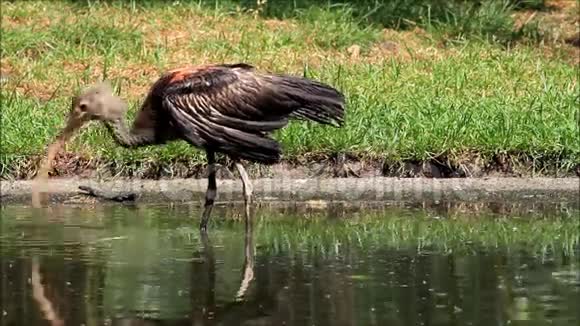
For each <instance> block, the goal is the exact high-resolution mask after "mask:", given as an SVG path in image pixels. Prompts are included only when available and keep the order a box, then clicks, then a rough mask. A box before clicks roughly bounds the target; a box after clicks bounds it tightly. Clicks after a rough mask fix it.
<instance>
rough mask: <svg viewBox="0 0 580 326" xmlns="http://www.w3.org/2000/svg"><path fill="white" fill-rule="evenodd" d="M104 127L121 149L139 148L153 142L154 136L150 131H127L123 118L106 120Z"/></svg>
mask: <svg viewBox="0 0 580 326" xmlns="http://www.w3.org/2000/svg"><path fill="white" fill-rule="evenodd" d="M105 126H107V129H109V131H110V132H111V134H112V136H113V138H114V139H115V141H116V142H117V143H118V144H119V145H121V146H123V147H127V148H131V147H139V146H144V145H149V144H152V143H154V142H155V134H154V132H153V131H152V130H150V129H135V128H133V129H131V130H129V128H128V127H127V123H126V121H125V119H124V118H119V119H115V120H108V121H106V122H105Z"/></svg>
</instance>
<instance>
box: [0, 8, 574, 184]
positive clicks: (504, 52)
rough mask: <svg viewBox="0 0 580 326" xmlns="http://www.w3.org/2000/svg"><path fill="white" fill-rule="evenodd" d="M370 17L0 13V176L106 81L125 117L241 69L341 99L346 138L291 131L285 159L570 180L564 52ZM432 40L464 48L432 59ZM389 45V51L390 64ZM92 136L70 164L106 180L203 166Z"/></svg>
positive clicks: (327, 12) (13, 170) (305, 11)
mask: <svg viewBox="0 0 580 326" xmlns="http://www.w3.org/2000/svg"><path fill="white" fill-rule="evenodd" d="M367 2H368V1H367ZM367 2H365V1H361V2H360V3H358V2H357V3H358V5H352V6H350V7H344V6H341V7H333V6H330V7H329V6H322V5H320V6H306V7H300V6H298V7H297V8H294V9H293V11H292V15H289V16H288V17H285V19H283V20H274V19H272V18H271V17H279V15H274V14H273V13H271V14H268V13H267V12H262V14H261V15H260V16H259V17H255V16H254V15H253V14H252V13H248V12H246V11H244V10H239V11H235V10H234V7H232V6H231V5H230V4H229V3H225V2H220V3H218V5H217V7H216V6H211V5H209V4H210V2H201V3H197V2H195V3H193V4H189V3H182V4H180V5H167V3H165V4H163V3H162V2H151V5H150V6H148V5H144V6H145V7H139V6H133V3H132V2H130V1H121V2H112V3H105V2H103V3H97V4H92V5H90V6H86V5H82V4H75V3H68V2H55V3H47V2H17V3H6V4H4V5H3V18H2V19H3V22H2V73H3V74H6V73H7V74H8V75H9V80H8V82H7V83H5V84H3V85H2V86H3V87H2V94H1V100H2V120H1V122H0V124H1V131H2V133H1V144H2V151H1V154H2V155H1V156H2V157H1V161H0V175H1V176H2V177H7V176H11V175H21V173H20V171H19V170H21V169H23V168H24V167H27V166H28V167H29V166H30V164H29V162H30V160H33V159H34V158H35V157H37V156H38V155H39V154H43V153H44V152H43V151H44V149H45V146H46V144H47V143H48V142H50V141H52V139H53V137H54V136H55V134H56V133H57V131H58V130H59V128H61V127H62V126H63V125H64V121H65V118H66V114H67V110H68V109H69V105H70V104H69V103H70V97H71V96H72V95H73V94H74V93H75V92H76V91H78V90H79V89H80V88H81V87H84V86H86V85H87V84H91V83H94V82H96V81H98V80H101V79H109V80H111V81H112V82H113V83H114V84H115V85H116V87H117V89H118V91H119V92H120V94H121V96H123V97H125V98H127V99H128V100H129V102H130V103H131V107H132V109H131V112H130V114H131V115H132V114H133V113H134V111H135V109H137V107H138V105H139V103H140V101H141V100H142V98H143V95H144V94H145V92H146V91H147V88H148V87H149V85H150V84H151V83H152V82H153V81H154V80H155V79H156V78H157V77H158V76H159V74H160V73H162V72H163V71H165V70H168V69H171V68H175V67H177V66H182V65H188V64H203V63H216V62H237V61H244V62H248V63H251V64H254V65H256V66H258V67H259V68H261V69H265V70H270V71H276V72H287V73H293V74H306V75H307V76H309V77H312V78H315V79H319V80H322V81H324V82H327V83H329V84H331V85H334V86H336V87H337V88H339V89H340V90H341V91H343V92H344V93H345V95H346V97H347V101H348V102H347V119H346V126H345V127H344V128H342V129H335V128H331V127H322V126H319V125H314V124H309V123H292V124H291V125H290V126H289V127H288V128H286V129H285V130H282V131H280V132H278V133H276V135H275V137H276V138H277V139H279V140H280V141H281V142H282V144H283V146H284V148H285V155H286V158H288V159H297V158H301V157H304V156H306V155H308V156H311V157H312V156H317V155H318V154H320V155H322V156H324V155H334V154H335V153H349V154H352V155H354V156H358V157H361V158H368V159H378V160H387V161H401V160H426V159H429V158H432V157H440V156H444V157H448V158H450V159H452V160H457V161H461V160H462V158H463V157H466V156H471V154H473V153H476V155H477V156H479V157H482V158H483V161H484V162H485V161H486V160H490V159H491V158H492V157H493V156H494V155H497V154H502V153H508V154H511V155H523V156H525V157H527V158H530V159H533V160H543V161H546V162H547V163H546V164H547V165H548V166H549V167H550V168H553V169H557V170H563V171H572V170H573V169H574V168H575V167H576V166H577V165H578V164H580V141H579V140H578V134H579V132H580V129H579V124H578V121H579V120H580V117H579V116H578V109H577V108H578V105H579V104H580V103H579V101H580V99H579V97H578V93H579V91H580V88H579V86H578V75H577V71H576V69H575V68H574V66H573V65H571V64H570V62H569V60H570V58H569V52H566V51H563V50H562V49H561V48H559V47H554V48H547V47H546V46H541V45H537V44H533V45H526V44H518V45H513V44H512V45H510V46H509V47H506V46H505V43H501V44H496V43H493V42H489V40H491V39H497V38H501V37H502V36H501V35H500V34H501V33H503V32H502V31H503V30H504V29H505V28H503V27H501V28H500V27H498V26H495V27H494V25H493V24H494V23H493V21H491V18H490V17H491V16H493V17H496V18H497V16H498V15H499V13H498V14H497V15H492V14H490V13H492V12H493V11H492V9H493V8H492V9H489V8H487V9H485V8H484V9H481V8H482V6H483V7H485V6H486V5H482V6H476V7H473V8H474V9H472V10H476V12H474V14H477V15H480V14H481V15H482V16H481V17H480V18H479V19H480V20H481V21H480V22H479V23H477V21H474V20H473V19H472V20H469V21H470V22H471V23H470V24H476V25H477V24H479V25H477V26H476V27H475V25H474V26H472V27H468V26H463V27H462V28H469V29H471V31H470V32H465V30H463V31H462V30H461V29H457V28H455V27H453V25H452V24H450V23H449V22H445V21H442V20H440V19H439V22H438V23H437V24H438V27H433V29H430V28H427V30H428V31H429V32H428V33H427V34H422V33H413V32H409V31H404V30H402V31H398V32H397V31H393V30H385V31H383V30H382V27H381V26H390V25H389V24H386V23H385V22H381V23H380V24H378V23H373V22H371V21H366V20H361V17H360V12H361V11H360V10H362V9H361V8H363V7H364V6H362V5H361V4H362V3H365V4H366V3H367ZM212 3H214V4H215V2H212ZM368 3H370V2H368ZM494 3H495V2H494ZM487 6H492V5H491V4H490V5H487ZM493 6H496V4H494V5H493ZM411 7H412V6H411ZM411 7H409V8H411ZM216 8H217V9H216ZM412 8H415V7H412ZM421 8H424V6H423V7H420V8H418V9H417V8H415V9H417V10H419V9H421ZM242 9H243V8H242ZM246 9H247V8H246ZM496 9H497V8H496ZM269 10H270V9H269ZM271 10H274V9H271ZM381 10H382V9H381ZM482 10H485V12H484V11H482ZM494 10H495V9H494ZM498 10H499V9H498ZM502 10H504V11H501V13H502V14H503V13H504V12H507V11H506V10H508V9H502ZM510 10H511V9H510ZM70 13H73V14H74V15H71V14H70ZM372 15H374V13H371V14H370V15H369V16H368V17H367V18H368V19H370V17H371V16H372ZM490 15H491V16H490ZM400 16H401V17H404V15H403V14H401V15H400ZM502 17H503V16H502ZM437 24H433V25H437ZM502 24H508V25H509V26H511V28H513V26H512V23H511V22H507V23H506V22H503V23H500V25H501V26H503V25H502ZM476 29H477V31H475V30H476ZM484 29H486V30H485V31H484ZM458 31H459V32H458ZM456 32H458V33H459V34H461V36H459V34H457V33H456ZM496 32H497V33H496ZM509 33H512V32H509ZM441 35H446V36H445V37H449V39H450V40H455V41H457V40H461V43H456V44H455V45H447V46H441V45H440V42H439V40H440V38H439V37H441ZM470 35H472V36H473V35H479V36H484V37H473V38H470V37H468V36H470ZM387 41H389V42H394V43H396V49H395V50H394V51H393V50H392V49H391V48H388V47H386V46H385V42H387ZM352 45H358V46H359V47H360V48H361V52H360V55H359V56H351V55H350V54H349V51H348V49H349V47H351V46H352ZM566 53H568V55H567V54H566ZM88 129H89V130H87V131H85V132H83V134H82V135H80V136H79V137H78V138H77V139H76V140H75V141H74V142H73V144H72V145H71V146H70V147H69V148H68V150H69V151H74V152H77V153H79V154H81V155H82V156H84V157H87V158H91V159H96V160H99V161H100V162H102V163H103V164H114V165H116V166H133V167H135V168H136V169H138V167H139V166H141V165H143V164H146V163H151V162H154V163H156V164H159V165H168V164H171V163H172V162H176V161H180V162H185V163H186V164H196V163H200V162H204V157H203V155H202V152H200V151H199V150H196V149H193V148H191V147H190V146H189V145H187V144H185V143H184V142H175V143H172V144H169V145H166V146H163V147H147V148H142V149H139V150H125V149H122V148H119V147H117V146H115V145H113V141H112V138H111V137H110V136H108V135H107V134H106V132H105V129H104V128H103V127H101V126H99V127H95V126H91V127H90V128H88ZM320 155H318V156H320Z"/></svg>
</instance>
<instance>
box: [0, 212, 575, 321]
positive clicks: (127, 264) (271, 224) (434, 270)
mask: <svg viewBox="0 0 580 326" xmlns="http://www.w3.org/2000/svg"><path fill="white" fill-rule="evenodd" d="M242 211H243V210H242V209H241V208H239V207H234V208H225V207H222V208H218V209H216V210H215V212H214V215H213V217H214V219H213V220H212V224H211V225H210V230H209V233H208V236H207V237H203V236H200V234H199V233H198V231H197V223H198V222H199V219H198V217H199V215H200V212H199V210H198V208H197V207H194V206H188V205H181V206H139V207H131V206H121V205H120V206H100V207H94V208H87V207H84V208H75V207H53V208H50V209H46V208H45V209H38V210H32V209H30V208H28V207H15V206H6V207H2V212H1V213H2V221H1V223H2V224H1V226H2V234H1V238H0V240H1V245H2V247H1V250H2V255H1V256H0V272H1V275H0V285H1V290H2V291H1V302H0V303H1V309H0V314H1V315H0V318H1V320H2V323H1V324H2V325H51V323H50V322H48V321H46V318H47V314H49V315H48V316H50V313H51V312H52V314H53V315H54V317H53V319H57V320H62V321H63V322H64V325H313V326H314V325H316V326H326V325H328V326H330V325H339V326H340V325H507V324H515V325H519V324H521V325H546V324H553V325H578V324H579V323H580V309H578V307H580V263H579V259H578V258H579V256H580V249H579V248H580V247H579V245H578V243H579V241H578V237H579V235H580V231H579V230H578V228H579V227H580V224H579V223H580V222H578V220H577V218H576V216H577V215H576V214H577V213H578V212H577V211H576V210H570V209H562V208H560V209H559V210H558V211H547V212H539V213H538V212H535V211H532V212H529V213H528V210H527V209H525V208H524V209H517V210H515V211H514V210H510V211H509V212H506V211H503V210H495V213H491V212H489V211H482V212H479V213H473V212H469V209H467V210H464V211H465V213H461V212H462V210H454V211H450V210H448V209H443V210H442V209H438V210H433V209H422V208H408V207H407V208H405V207H387V208H382V209H373V210H357V209H350V210H347V211H345V210H342V209H340V208H333V207H327V208H325V209H318V210H316V209H305V208H301V207H290V208H263V209H259V210H257V211H256V212H255V219H254V223H253V228H252V229H253V230H250V231H251V232H249V231H248V232H246V231H247V230H246V228H245V225H244V223H243V222H242V221H240V220H236V219H235V218H236V217H239V214H241V212H242ZM38 280H39V281H38ZM37 281H38V282H37ZM53 324H56V323H53Z"/></svg>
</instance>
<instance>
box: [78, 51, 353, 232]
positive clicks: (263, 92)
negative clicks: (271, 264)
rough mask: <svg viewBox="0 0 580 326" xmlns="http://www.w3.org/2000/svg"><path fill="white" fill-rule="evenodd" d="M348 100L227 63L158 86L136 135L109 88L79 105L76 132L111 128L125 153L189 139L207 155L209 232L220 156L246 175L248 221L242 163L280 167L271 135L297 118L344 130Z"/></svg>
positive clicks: (175, 74)
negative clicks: (89, 126) (97, 124)
mask: <svg viewBox="0 0 580 326" xmlns="http://www.w3.org/2000/svg"><path fill="white" fill-rule="evenodd" d="M344 106H345V105H344V96H343V94H341V93H340V92H339V91H337V90H336V89H334V88H332V87H330V86H328V85H325V84H322V83H320V82H317V81H314V80H310V79H307V78H302V77H297V76H289V75H281V74H271V73H264V72H259V71H257V70H256V69H255V68H254V67H253V66H251V65H248V64H244V63H238V64H219V65H207V66H198V67H188V68H181V69H176V70H172V71H169V72H167V73H165V74H164V75H162V76H161V77H160V78H159V79H158V80H157V81H156V82H155V83H154V84H153V85H152V87H151V89H150V90H149V93H148V94H147V97H146V98H145V101H144V102H143V104H142V106H141V108H140V110H139V112H138V114H137V116H136V118H135V121H134V122H133V126H132V128H131V129H130V130H129V128H128V127H127V125H126V123H125V113H126V110H127V105H126V103H125V102H124V101H123V100H122V99H120V98H119V97H117V96H115V95H114V94H113V91H112V89H111V87H110V85H108V84H107V83H101V84H98V85H96V86H93V87H91V88H89V89H87V90H86V91H85V92H83V93H82V94H80V95H79V96H76V97H75V98H74V99H73V103H72V108H71V113H70V118H69V125H70V124H75V125H77V124H83V123H85V122H87V121H90V120H100V121H102V122H104V124H105V125H106V126H107V128H108V129H109V131H110V132H111V133H112V135H113V137H114V139H115V140H116V142H117V143H118V144H120V145H121V146H124V147H130V148H134V147H139V146H145V145H157V144H164V143H167V142H169V141H173V140H179V139H182V140H185V141H187V142H188V143H189V144H191V145H193V146H195V147H198V148H200V149H203V150H205V152H206V153H207V161H208V188H207V192H206V196H205V205H204V212H203V215H202V218H201V223H200V228H201V229H202V230H205V229H206V227H207V222H208V220H209V217H210V214H211V210H212V207H213V203H214V199H215V197H216V192H217V186H216V166H215V163H216V159H215V154H216V153H223V154H225V155H228V156H229V157H230V158H231V159H232V160H233V161H234V162H235V166H236V169H237V170H238V172H239V174H240V177H241V180H242V184H243V192H244V201H245V209H246V219H248V218H249V215H250V213H249V209H250V203H251V201H252V185H251V182H250V180H249V177H248V174H247V173H246V171H245V169H244V167H243V165H242V164H241V162H240V160H248V161H252V162H258V163H262V164H274V163H276V162H279V161H280V156H281V148H280V144H279V143H278V142H277V141H276V140H274V139H272V138H271V137H270V136H269V134H270V133H271V132H273V131H274V130H277V129H280V128H282V127H284V126H286V125H287V124H288V121H289V119H291V118H295V119H301V120H312V121H316V122H319V123H321V124H328V125H333V126H335V127H340V126H342V125H343V122H344Z"/></svg>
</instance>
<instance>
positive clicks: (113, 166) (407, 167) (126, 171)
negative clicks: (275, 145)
mask: <svg viewBox="0 0 580 326" xmlns="http://www.w3.org/2000/svg"><path fill="white" fill-rule="evenodd" d="M43 158H44V156H43V155H40V156H30V157H27V158H26V159H23V160H17V161H15V162H13V164H11V165H10V166H3V167H1V168H2V171H5V172H4V175H3V176H2V177H1V178H2V180H27V179H31V178H33V177H34V176H35V175H36V174H37V172H38V166H39V164H40V162H41V160H42V159H43ZM218 164H219V165H220V166H221V168H220V169H219V170H218V177H219V178H220V179H235V178H236V177H235V176H234V173H235V168H234V167H233V162H232V161H231V160H229V159H228V158H226V157H222V156H218ZM244 164H245V166H246V168H247V170H248V172H249V173H250V175H251V176H252V177H253V178H286V177H293V178H344V177H398V178H417V177H422V178H485V177H519V178H526V177H551V178H570V177H580V164H576V165H572V166H570V165H566V164H563V158H562V157H558V156H553V157H552V156H546V157H540V158H537V157H533V156H531V155H527V154H525V153H511V152H508V153H503V154H495V155H491V156H483V155H481V154H479V153H476V152H474V153H464V155H461V156H459V157H450V156H447V155H445V154H442V155H439V156H437V157H433V158H431V159H428V160H390V159H387V158H380V157H364V156H361V154H360V153H359V154H356V153H337V154H315V153H312V154H308V155H301V156H298V157H294V158H286V159H283V160H282V162H280V163H278V164H274V165H270V166H266V165H261V164H254V163H250V162H245V163H244ZM206 168H207V164H206V162H205V159H202V160H201V161H198V160H191V159H183V160H179V159H177V160H169V161H156V160H145V161H140V162H135V163H134V164H125V163H122V162H114V161H109V160H102V159H94V158H91V157H84V156H82V155H79V154H78V153H74V152H69V151H64V152H61V153H59V154H58V155H57V156H56V158H55V161H54V163H53V168H52V170H51V171H50V175H51V176H53V177H64V178H76V177H81V178H87V179H111V178H139V179H148V180H157V179H165V178H171V179H173V178H176V179H178V178H204V177H205V174H206Z"/></svg>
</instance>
